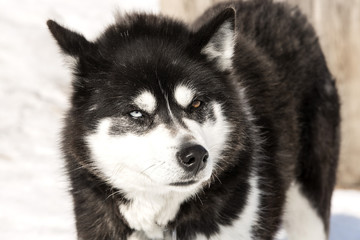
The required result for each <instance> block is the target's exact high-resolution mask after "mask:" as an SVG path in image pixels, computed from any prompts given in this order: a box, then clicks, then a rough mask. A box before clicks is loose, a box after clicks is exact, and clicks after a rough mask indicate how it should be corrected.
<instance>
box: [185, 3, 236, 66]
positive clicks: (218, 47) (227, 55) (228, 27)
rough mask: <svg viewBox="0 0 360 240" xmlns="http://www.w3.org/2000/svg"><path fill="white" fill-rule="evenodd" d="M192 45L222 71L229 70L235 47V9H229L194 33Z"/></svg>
mask: <svg viewBox="0 0 360 240" xmlns="http://www.w3.org/2000/svg"><path fill="white" fill-rule="evenodd" d="M192 44H195V45H193V46H195V47H196V48H197V49H199V48H200V52H201V54H203V55H205V56H206V58H207V59H208V60H209V61H215V63H216V64H217V66H218V67H219V69H220V70H229V69H231V65H232V56H233V54H234V47H235V9H233V8H227V9H225V10H223V11H222V12H220V13H219V14H218V15H216V16H215V17H214V18H212V19H211V20H210V21H209V22H207V23H205V24H204V25H203V26H202V27H200V29H199V30H198V31H197V32H195V33H194V35H193V40H192Z"/></svg>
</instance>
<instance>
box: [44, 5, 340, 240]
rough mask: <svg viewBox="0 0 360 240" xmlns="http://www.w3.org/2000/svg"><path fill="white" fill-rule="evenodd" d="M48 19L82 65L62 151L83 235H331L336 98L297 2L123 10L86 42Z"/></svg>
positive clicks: (186, 238)
mask: <svg viewBox="0 0 360 240" xmlns="http://www.w3.org/2000/svg"><path fill="white" fill-rule="evenodd" d="M48 26H49V29H50V31H51V33H52V34H53V36H54V38H55V39H56V41H57V42H58V44H59V46H60V47H61V49H62V51H63V53H64V54H66V55H69V56H71V57H73V58H74V59H75V61H76V63H75V65H74V66H73V71H74V80H73V93H72V97H71V108H70V109H69V111H68V113H67V115H66V121H65V127H64V130H63V135H62V150H63V153H64V158H65V160H66V168H67V172H68V176H69V178H70V181H71V186H72V189H71V193H72V196H73V199H74V210H75V215H76V227H77V232H78V237H79V239H84V240H85V239H86V240H89V239H155V238H157V239H184V240H192V239H194V240H195V239H196V240H200V239H222V240H226V239H244V240H245V239H257V240H260V239H274V238H275V235H276V233H277V232H278V230H279V228H280V227H281V226H284V227H285V230H286V231H287V233H288V236H289V238H290V239H305V240H310V239H326V238H327V234H328V230H329V215H330V201H331V195H332V191H333V188H334V184H335V175H336V174H335V173H336V167H337V160H338V154H339V122H340V118H339V100H338V95H337V91H336V87H335V82H334V79H333V78H332V76H331V74H330V72H329V70H328V67H327V65H326V61H325V58H324V55H323V53H322V51H321V48H320V45H319V42H318V38H317V36H316V34H315V32H314V29H313V28H312V26H311V25H310V24H309V22H308V21H307V20H306V17H305V16H304V15H303V14H302V13H301V12H300V11H299V10H298V8H295V7H291V6H288V5H287V4H284V3H273V2H272V1H267V0H266V1H260V0H254V1H236V2H229V3H221V4H219V5H216V6H214V7H212V8H210V9H209V10H207V11H206V12H205V13H204V14H203V15H202V16H200V17H199V18H198V19H197V20H196V21H195V22H194V23H193V24H192V25H190V26H187V25H185V24H184V23H181V22H179V21H175V20H173V19H171V18H168V17H164V16H156V15H150V14H129V15H126V16H123V17H121V18H120V19H118V20H117V22H116V23H114V24H113V25H111V26H109V27H108V28H107V29H106V30H105V32H104V33H103V34H101V36H100V37H99V38H98V39H96V40H95V41H93V42H90V41H88V40H86V39H85V38H84V37H83V36H82V35H81V34H78V33H76V32H74V31H71V30H68V29H66V28H64V27H62V26H60V25H58V24H57V23H56V22H54V21H49V22H48ZM134 99H135V100H134ZM130 103H131V104H130ZM134 105H135V107H134ZM189 144H190V145H191V147H193V145H194V144H196V147H197V150H196V153H197V154H198V152H199V151H200V150H201V151H206V152H204V153H201V154H202V155H201V157H200V160H199V163H198V164H199V165H197V157H195V158H192V160H194V159H195V160H194V161H195V163H196V165H194V164H195V163H192V162H189V159H186V161H185V160H184V159H183V158H182V157H181V156H182V155H181V154H180V153H181V151H183V150H184V149H189V147H188V146H189ZM194 146H195V145H194ZM199 146H201V148H200V147H199ZM173 149H175V150H173ZM199 149H200V150H199ZM203 149H205V150H203ZM176 151H178V152H176ZM187 151H188V150H187ZM194 151H195V150H192V153H194ZM175 152H176V154H175ZM179 154H180V157H179ZM199 154H200V153H199ZM155 155H156V156H155ZM175 155H176V157H175ZM159 156H161V157H159ZM176 158H177V159H178V160H174V159H176ZM179 159H180V160H179ZM178 161H180V163H179V162H178ZM150 162H151V163H152V165H150ZM158 162H161V164H157V163H158ZM179 164H180V165H181V164H182V166H181V167H179V166H178V165H179ZM184 164H185V165H184ZM139 166H143V167H144V168H143V169H141V168H140V167H139ZM193 166H196V168H195V167H193ZM134 169H135V170H134ZM149 169H150V170H149ZM184 172H186V174H185V173H184ZM140 173H141V174H140ZM145 173H146V174H147V178H145V177H144V176H143V175H144V174H145ZM140 175H141V176H140ZM184 176H186V177H184ZM189 176H190V177H189ZM184 179H186V181H185V180H184ZM180 180H181V181H180ZM182 180H184V181H182Z"/></svg>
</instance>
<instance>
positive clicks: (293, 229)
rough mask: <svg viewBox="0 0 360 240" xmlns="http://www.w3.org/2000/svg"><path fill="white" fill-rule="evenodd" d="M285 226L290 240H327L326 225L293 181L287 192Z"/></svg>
mask: <svg viewBox="0 0 360 240" xmlns="http://www.w3.org/2000/svg"><path fill="white" fill-rule="evenodd" d="M283 220H284V228H285V230H286V233H287V235H288V238H289V239H290V240H314V239H316V240H325V239H327V237H326V234H325V227H324V224H323V222H322V220H321V219H320V217H319V216H318V214H317V213H316V211H315V210H314V208H313V207H312V206H311V205H310V203H309V201H308V200H307V199H306V198H305V197H304V195H303V194H302V193H301V192H300V186H299V185H298V184H297V183H293V184H292V185H291V186H290V188H289V190H288V192H287V194H286V205H285V212H284V219H283Z"/></svg>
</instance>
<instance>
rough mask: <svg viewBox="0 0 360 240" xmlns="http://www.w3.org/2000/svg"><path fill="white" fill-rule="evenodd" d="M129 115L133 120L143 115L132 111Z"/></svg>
mask: <svg viewBox="0 0 360 240" xmlns="http://www.w3.org/2000/svg"><path fill="white" fill-rule="evenodd" d="M129 114H130V116H131V117H133V118H141V117H142V116H143V114H142V113H141V112H140V111H132V112H130V113H129Z"/></svg>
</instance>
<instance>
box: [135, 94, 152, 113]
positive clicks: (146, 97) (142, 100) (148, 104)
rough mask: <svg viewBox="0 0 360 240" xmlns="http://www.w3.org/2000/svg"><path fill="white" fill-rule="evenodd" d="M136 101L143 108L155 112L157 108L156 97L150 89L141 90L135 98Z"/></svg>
mask: <svg viewBox="0 0 360 240" xmlns="http://www.w3.org/2000/svg"><path fill="white" fill-rule="evenodd" d="M134 103H135V104H136V105H137V106H138V107H139V108H140V109H142V110H145V111H147V112H149V113H153V112H154V111H155V109H156V105H157V103H156V98H155V96H154V95H153V94H152V93H151V92H150V91H148V90H145V91H143V92H141V93H140V94H139V95H138V96H137V97H136V98H135V99H134Z"/></svg>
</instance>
